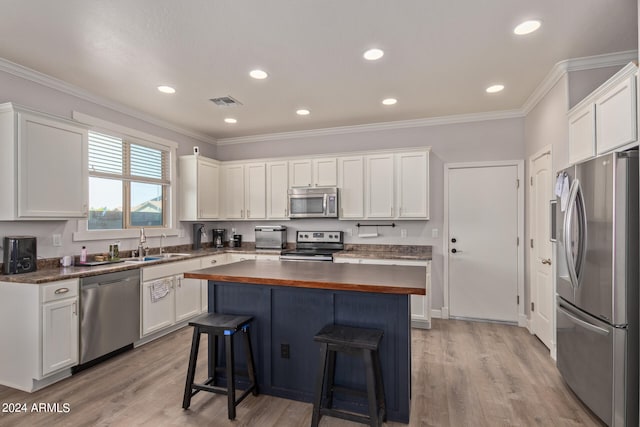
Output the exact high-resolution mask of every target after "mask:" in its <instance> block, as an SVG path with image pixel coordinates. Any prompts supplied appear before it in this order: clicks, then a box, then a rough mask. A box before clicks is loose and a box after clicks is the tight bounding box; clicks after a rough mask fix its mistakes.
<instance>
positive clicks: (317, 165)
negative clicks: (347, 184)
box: [312, 157, 338, 187]
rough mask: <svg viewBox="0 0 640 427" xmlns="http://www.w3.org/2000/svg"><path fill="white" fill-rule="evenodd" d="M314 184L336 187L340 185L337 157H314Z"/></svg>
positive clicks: (316, 185)
mask: <svg viewBox="0 0 640 427" xmlns="http://www.w3.org/2000/svg"><path fill="white" fill-rule="evenodd" d="M312 164H313V185H314V186H315V187H335V186H336V185H338V168H337V160H336V158H335V157H331V158H325V159H313V161H312Z"/></svg>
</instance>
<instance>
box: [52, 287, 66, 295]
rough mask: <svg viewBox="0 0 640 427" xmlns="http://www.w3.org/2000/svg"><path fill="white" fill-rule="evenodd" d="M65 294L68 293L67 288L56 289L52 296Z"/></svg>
mask: <svg viewBox="0 0 640 427" xmlns="http://www.w3.org/2000/svg"><path fill="white" fill-rule="evenodd" d="M67 292H69V288H58V289H56V290H55V292H54V294H56V295H60V294H66V293H67Z"/></svg>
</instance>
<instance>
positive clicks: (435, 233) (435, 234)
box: [431, 228, 438, 239]
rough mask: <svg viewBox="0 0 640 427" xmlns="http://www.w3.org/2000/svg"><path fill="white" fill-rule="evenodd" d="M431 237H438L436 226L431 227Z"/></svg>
mask: <svg viewBox="0 0 640 427" xmlns="http://www.w3.org/2000/svg"><path fill="white" fill-rule="evenodd" d="M431 237H433V238H434V239H437V238H438V229H437V228H432V229H431Z"/></svg>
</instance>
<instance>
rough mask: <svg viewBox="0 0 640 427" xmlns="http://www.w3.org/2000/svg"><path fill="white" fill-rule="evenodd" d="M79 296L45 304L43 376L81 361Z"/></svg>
mask: <svg viewBox="0 0 640 427" xmlns="http://www.w3.org/2000/svg"><path fill="white" fill-rule="evenodd" d="M78 339H79V337H78V298H67V299H63V300H59V301H54V302H49V303H46V304H43V305H42V375H43V376H44V375H47V374H50V373H51V372H55V371H57V370H59V369H62V368H67V367H70V366H75V365H77V364H78V360H79V359H78Z"/></svg>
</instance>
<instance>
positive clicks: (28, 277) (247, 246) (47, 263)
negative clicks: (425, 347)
mask: <svg viewBox="0 0 640 427" xmlns="http://www.w3.org/2000/svg"><path fill="white" fill-rule="evenodd" d="M190 247H191V245H184V246H178V247H173V248H167V253H172V252H173V253H181V254H185V256H181V257H173V258H167V259H160V260H155V261H147V262H144V263H139V262H119V263H114V264H106V265H98V266H94V267H80V266H76V267H59V260H58V259H57V258H55V259H50V260H44V261H38V270H37V271H34V272H33V273H25V274H11V275H0V282H12V283H31V284H42V283H49V282H55V281H58V280H66V279H77V278H82V277H90V276H97V275H100V274H105V273H114V272H117V271H124V270H133V269H136V268H143V267H149V266H153V265H158V264H165V263H169V262H179V261H185V260H190V259H194V258H202V257H205V256H211V255H218V254H225V253H232V254H233V253H240V254H264V255H279V254H280V250H278V249H256V248H255V243H253V242H246V243H243V244H242V246H241V247H239V248H230V247H224V248H205V249H199V250H192V249H189V248H190ZM156 250H157V249H156ZM122 254H123V255H126V253H122ZM154 255H155V256H157V255H158V254H157V253H153V252H152V253H150V254H149V256H154ZM333 256H334V257H335V258H340V257H342V258H371V259H405V260H424V261H427V260H431V246H402V245H349V244H346V245H345V250H344V251H341V252H336V253H335V254H334V255H333ZM329 265H333V264H329ZM216 268H219V267H216Z"/></svg>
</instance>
